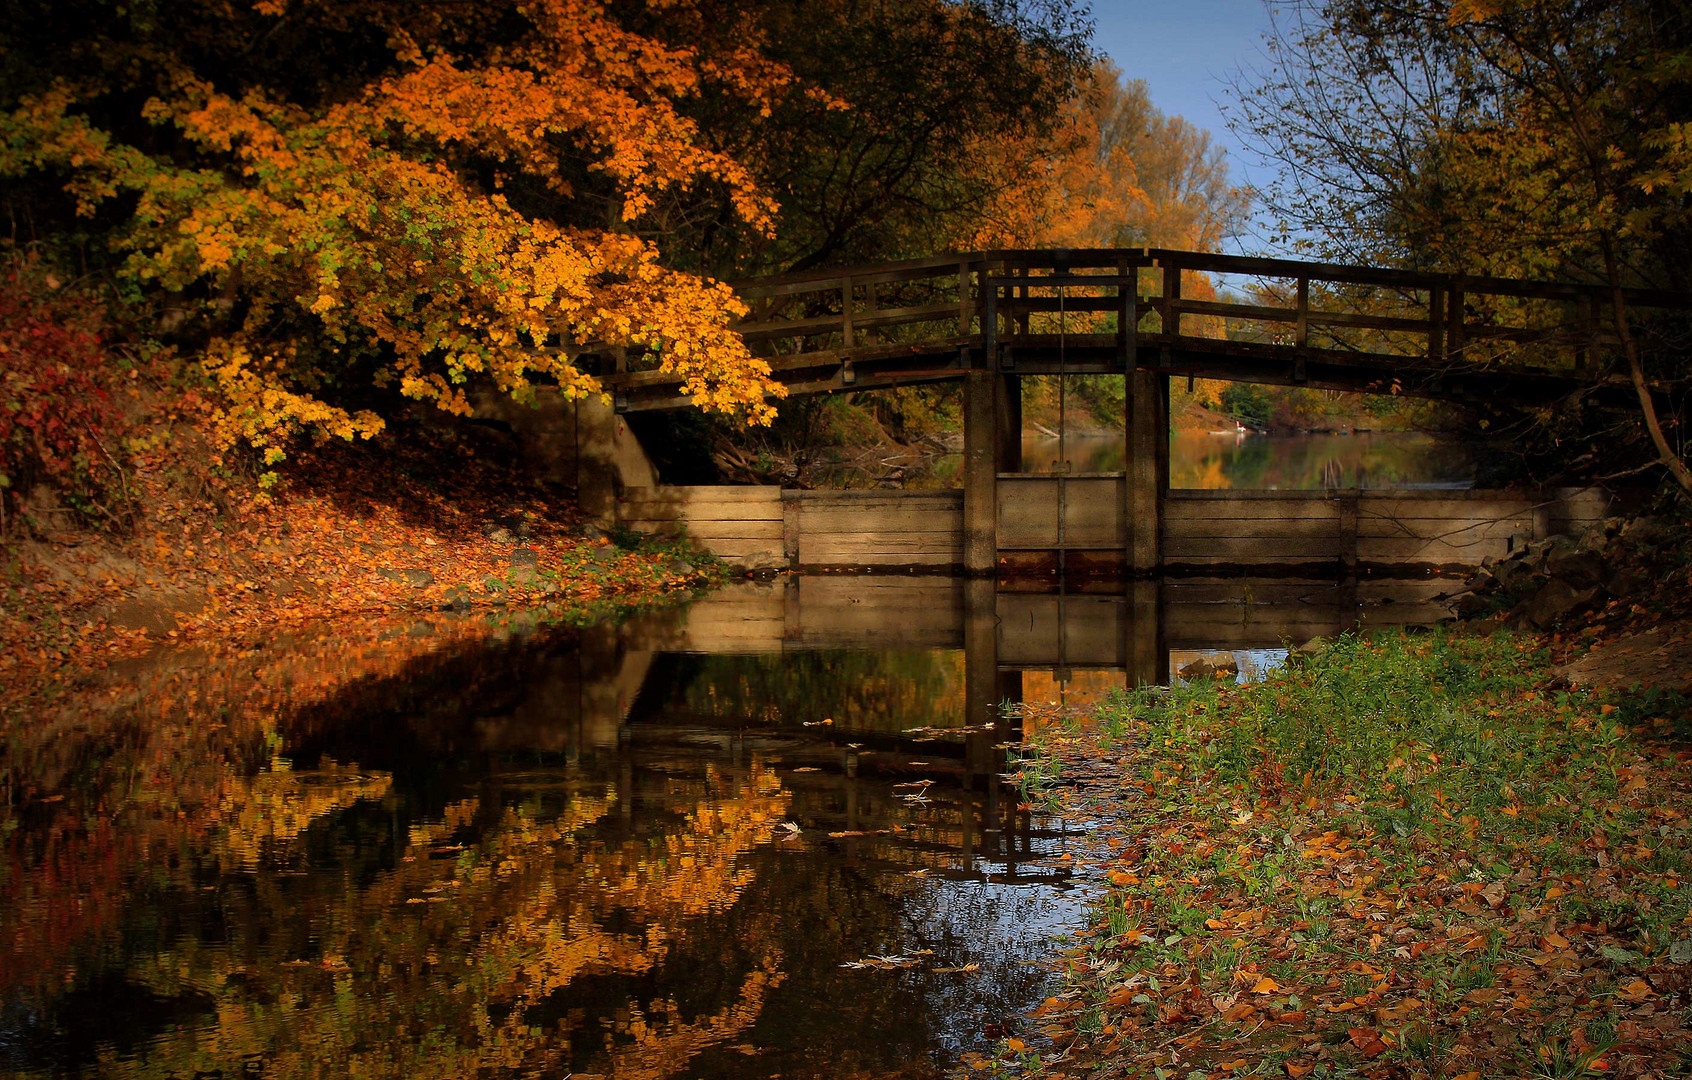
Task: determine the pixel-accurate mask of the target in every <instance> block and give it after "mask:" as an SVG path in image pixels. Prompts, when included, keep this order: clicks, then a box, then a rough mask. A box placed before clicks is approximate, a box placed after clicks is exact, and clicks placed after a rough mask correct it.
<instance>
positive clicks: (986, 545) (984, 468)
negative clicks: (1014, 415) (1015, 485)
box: [963, 371, 1004, 577]
mask: <svg viewBox="0 0 1692 1080" xmlns="http://www.w3.org/2000/svg"><path fill="white" fill-rule="evenodd" d="M1003 392H1004V391H1003V378H1002V376H1000V375H999V374H998V373H997V372H994V371H971V372H968V373H967V374H965V375H964V384H963V414H964V415H963V421H964V477H963V485H964V489H963V490H964V506H963V564H964V573H966V574H968V575H970V576H971V577H986V576H992V575H995V574H996V572H997V569H998V554H999V552H998V548H999V507H998V501H999V454H1000V444H1001V443H1002V442H1003V440H1002V439H1001V438H1000V431H1001V425H1000V422H999V410H1000V408H1001V405H1000V401H999V399H1000V397H1001V396H1002V394H1003Z"/></svg>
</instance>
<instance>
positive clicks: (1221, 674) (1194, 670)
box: [1181, 656, 1240, 679]
mask: <svg viewBox="0 0 1692 1080" xmlns="http://www.w3.org/2000/svg"><path fill="white" fill-rule="evenodd" d="M1239 673H1240V665H1239V664H1237V663H1235V662H1234V658H1233V657H1232V656H1215V657H1212V656H1201V657H1199V658H1198V659H1197V660H1194V661H1193V662H1192V663H1190V664H1188V665H1187V666H1186V667H1184V668H1182V669H1181V678H1183V679H1215V678H1230V679H1231V678H1233V677H1234V676H1235V675H1238V674H1239Z"/></svg>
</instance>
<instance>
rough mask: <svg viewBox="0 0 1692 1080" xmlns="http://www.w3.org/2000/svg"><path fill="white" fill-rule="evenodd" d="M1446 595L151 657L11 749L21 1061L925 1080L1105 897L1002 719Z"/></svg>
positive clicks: (106, 1071) (884, 610)
mask: <svg viewBox="0 0 1692 1080" xmlns="http://www.w3.org/2000/svg"><path fill="white" fill-rule="evenodd" d="M1439 585H1440V583H1439V582H1437V581H1427V582H1397V583H1394V584H1391V585H1374V584H1371V583H1369V582H1365V583H1363V584H1362V585H1358V586H1352V587H1347V588H1341V587H1338V586H1335V585H1331V584H1324V583H1319V582H1315V583H1312V582H1294V581H1289V580H1286V579H1282V580H1276V581H1257V582H1252V581H1239V580H1236V581H1228V582H1221V581H1210V582H1202V581H1196V580H1188V581H1179V582H1168V583H1163V584H1159V583H1158V582H1155V581H1149V582H1138V583H1134V584H1133V585H1132V586H1130V587H1129V588H1128V591H1125V592H1124V591H1119V592H1116V593H1107V592H1101V593H1091V594H1084V595H1075V594H1054V593H1041V592H1007V591H1002V590H998V589H996V588H995V587H994V585H993V583H992V582H990V581H986V580H980V579H978V580H972V581H961V580H955V579H951V578H945V577H906V576H887V575H883V576H853V577H842V576H833V577H831V576H810V577H805V576H800V577H791V578H787V579H785V580H778V581H774V582H770V583H768V584H754V583H746V584H742V585H738V586H733V587H730V588H727V589H723V590H721V591H719V592H717V593H715V594H712V595H711V596H708V597H706V598H704V599H701V600H700V601H698V602H696V603H695V604H693V605H691V606H690V607H686V608H682V609H678V610H675V611H671V612H668V613H661V614H655V615H650V616H646V617H642V618H638V619H634V620H630V621H626V622H624V623H622V624H621V625H601V626H597V627H590V628H587V629H585V630H581V631H573V630H565V629H547V628H545V627H541V626H538V625H535V624H533V623H532V622H530V623H528V624H525V623H524V616H521V615H519V616H515V617H509V618H510V625H508V626H506V627H505V628H504V629H501V630H499V631H497V632H495V633H492V634H487V633H480V632H478V633H472V634H467V635H456V634H454V633H453V632H452V630H453V626H452V624H447V625H445V626H443V625H442V624H439V623H431V624H423V623H419V624H414V625H406V624H403V623H395V624H392V625H387V626H382V625H377V626H366V625H362V624H355V625H347V626H337V627H327V628H324V629H323V630H321V631H319V632H313V633H309V634H307V633H302V634H299V635H282V636H277V637H275V638H272V639H268V640H266V641H265V642H263V643H260V644H258V645H256V646H255V647H254V648H252V649H241V650H236V651H232V652H227V653H217V652H214V653H210V654H208V653H201V652H196V651H189V650H178V651H164V652H161V654H159V655H158V656H156V657H153V658H150V659H149V660H148V661H146V662H145V663H143V664H141V665H140V666H138V667H137V668H136V669H134V670H131V671H129V672H128V673H127V674H125V675H124V676H123V677H122V678H123V682H122V685H121V687H118V688H117V689H118V691H119V692H118V693H116V694H113V693H110V692H108V691H110V690H112V688H111V687H95V688H93V690H92V692H91V693H90V694H89V695H87V696H86V698H84V697H76V698H70V699H67V700H66V701H65V702H64V703H61V706H60V707H59V711H58V712H55V713H53V714H51V715H48V716H44V717H43V719H42V722H41V723H40V724H39V725H37V726H35V727H33V728H31V729H29V730H27V731H22V732H19V733H18V739H17V742H16V743H15V744H14V747H13V748H12V749H11V750H10V751H9V753H8V755H7V756H6V757H5V758H4V759H0V766H3V767H4V769H5V770H6V771H5V772H0V776H9V777H10V779H11V784H12V786H11V788H10V790H12V791H14V792H23V793H24V794H23V796H22V798H23V807H24V809H23V811H22V812H21V813H16V814H14V816H13V817H12V818H11V819H10V822H11V823H13V824H14V825H15V828H13V829H12V830H11V832H10V834H9V835H6V834H0V840H4V842H5V843H4V846H3V847H0V854H4V856H5V858H6V859H7V862H6V863H5V864H4V865H5V866H6V867H7V868H8V869H7V871H6V874H5V875H4V876H0V1072H5V1073H6V1074H7V1075H16V1076H20V1077H43V1078H45V1077H50V1076H52V1077H56V1076H69V1075H95V1074H98V1075H102V1076H112V1077H126V1078H135V1080H140V1078H143V1077H156V1076H177V1075H182V1076H186V1075H196V1074H198V1075H208V1074H212V1073H218V1074H221V1075H234V1074H235V1073H237V1072H241V1073H243V1074H245V1073H247V1072H251V1073H253V1074H259V1075H264V1076H269V1077H278V1078H289V1077H311V1076H321V1075H324V1074H325V1073H331V1072H332V1073H335V1074H336V1075H341V1074H346V1075H355V1074H356V1075H363V1076H371V1077H387V1076H395V1077H397V1076H405V1077H408V1078H411V1080H417V1078H422V1080H428V1078H431V1077H440V1078H442V1080H446V1078H447V1077H459V1076H466V1075H478V1076H489V1077H512V1078H516V1077H531V1076H536V1077H538V1076H557V1075H566V1074H573V1075H577V1076H583V1075H598V1076H616V1077H619V1078H651V1080H659V1078H665V1077H675V1078H682V1077H706V1076H708V1077H713V1078H734V1080H753V1078H760V1080H762V1078H765V1077H769V1076H770V1075H772V1074H781V1075H788V1076H822V1075H826V1076H837V1077H866V1078H867V1077H875V1078H877V1080H893V1078H898V1080H937V1078H939V1077H941V1076H944V1075H946V1074H947V1072H948V1070H949V1069H950V1068H951V1067H952V1066H953V1065H955V1063H956V1061H957V1058H958V1055H959V1054H960V1053H962V1052H964V1051H967V1050H971V1049H980V1048H982V1047H984V1046H986V1045H990V1044H991V1042H992V1034H991V1031H992V1030H994V1029H997V1027H998V1025H999V1024H1000V1022H1001V1021H1002V1020H1003V1019H1004V1018H1006V1017H1014V1016H1017V1015H1019V1014H1020V1013H1021V1012H1022V1010H1023V1009H1025V1008H1026V1007H1027V1006H1029V1005H1031V1004H1032V1003H1034V1002H1037V1001H1038V1000H1040V999H1041V998H1042V997H1044V996H1045V995H1046V994H1048V993H1049V992H1050V989H1051V987H1050V982H1049V978H1048V975H1047V973H1046V972H1045V971H1043V970H1042V969H1041V968H1039V967H1036V966H1029V965H1028V964H1027V963H1026V962H1025V961H1026V960H1027V959H1028V958H1031V957H1038V956H1040V955H1042V954H1043V953H1044V952H1045V951H1046V949H1047V948H1048V947H1049V945H1048V941H1047V936H1048V935H1051V934H1056V933H1063V932H1066V931H1069V930H1072V929H1074V927H1075V926H1076V925H1077V924H1078V922H1079V920H1080V916H1081V903H1082V900H1083V898H1084V896H1085V891H1084V890H1082V889H1080V888H1077V885H1078V882H1077V880H1075V879H1073V878H1072V877H1071V871H1070V868H1071V867H1073V866H1074V865H1075V864H1076V862H1077V861H1078V860H1077V859H1076V858H1075V857H1074V856H1076V855H1080V856H1083V857H1084V855H1085V849H1084V848H1082V847H1080V846H1078V844H1077V840H1076V838H1075V837H1074V836H1073V834H1072V832H1070V831H1068V829H1067V827H1066V826H1065V825H1064V823H1062V822H1061V821H1058V820H1055V819H1051V818H1045V817H1042V816H1040V815H1039V814H1038V813H1037V812H1035V811H1033V810H1031V809H1029V808H1027V807H1026V806H1025V805H1024V804H1022V803H1021V800H1020V796H1019V793H1018V792H1017V791H1016V790H1015V789H1014V788H1013V787H1010V786H1008V785H1006V784H1005V783H1004V782H1003V780H1002V779H1001V777H1000V774H1001V772H1002V771H1003V770H1004V768H1005V748H1004V747H1005V744H1006V742H1008V741H1009V740H1010V739H1012V738H1014V737H1015V736H1016V735H1017V734H1018V732H1017V730H1016V726H1017V723H1018V721H1017V719H1016V717H1015V715H1014V713H1013V714H1010V715H1007V713H1006V712H1005V711H1004V710H1002V709H1000V708H999V706H1000V704H1001V703H1002V702H1003V701H1005V700H1012V701H1014V700H1016V699H1017V698H1018V697H1019V696H1023V697H1027V698H1029V699H1030V700H1033V699H1035V698H1036V697H1045V696H1047V695H1051V696H1057V695H1063V694H1068V693H1070V692H1071V691H1073V690H1075V689H1077V688H1080V687H1083V686H1086V687H1088V688H1089V689H1090V690H1092V691H1096V690H1098V689H1099V688H1101V687H1103V686H1107V685H1122V684H1127V683H1128V682H1130V681H1134V682H1141V681H1153V680H1156V679H1160V678H1162V677H1164V676H1165V674H1166V673H1167V670H1168V668H1169V666H1170V664H1171V663H1172V657H1179V656H1182V655H1184V654H1185V651H1189V650H1195V649H1229V650H1241V649H1248V648H1260V647H1274V646H1277V645H1279V644H1280V643H1281V642H1282V641H1283V639H1287V640H1291V641H1294V642H1296V641H1299V640H1302V639H1304V638H1306V637H1308V636H1310V635H1311V634H1316V633H1324V634H1325V633H1332V632H1334V631H1336V630H1339V629H1341V628H1343V627H1344V626H1346V625H1349V624H1351V623H1353V622H1355V621H1361V622H1365V623H1368V624H1380V623H1385V622H1406V621H1419V620H1423V619H1427V618H1431V617H1434V616H1435V615H1436V614H1437V611H1436V610H1435V609H1433V608H1432V607H1431V606H1430V605H1428V604H1426V603H1424V602H1423V601H1425V599H1426V597H1427V596H1428V595H1429V594H1430V593H1432V592H1433V591H1435V590H1437V589H1438V588H1439ZM1389 599H1390V600H1392V601H1393V602H1392V603H1388V602H1387V601H1388V600H1389ZM1358 601H1361V602H1358ZM484 617H485V616H482V615H478V616H476V617H475V620H474V621H475V622H476V623H480V621H481V619H482V618H484ZM470 625H471V622H470V621H468V620H467V621H466V622H463V623H460V624H458V626H459V628H464V627H468V626H470ZM432 635H441V636H439V637H435V636H432ZM138 777H139V778H142V780H141V781H140V782H139V783H138V782H137V780H136V778H138ZM137 791H144V793H145V797H136V792H137ZM890 954H892V955H896V956H898V957H900V958H901V959H898V960H895V961H881V960H877V959H876V958H877V957H886V956H888V955H890ZM866 961H867V962H868V964H867V967H866ZM887 965H891V966H895V967H897V968H898V970H897V971H887V970H884V968H885V967H886V966H887ZM878 966H880V967H881V968H883V969H882V970H876V968H877V967H878ZM990 1025H991V1027H990ZM419 1032H426V1033H427V1039H426V1040H420V1038H419V1036H418V1034H417V1033H419ZM866 1033H873V1037H870V1038H866V1037H865V1035H866Z"/></svg>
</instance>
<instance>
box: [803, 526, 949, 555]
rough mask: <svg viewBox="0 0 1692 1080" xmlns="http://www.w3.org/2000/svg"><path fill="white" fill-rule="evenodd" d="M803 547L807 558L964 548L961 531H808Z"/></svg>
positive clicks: (945, 551) (940, 551)
mask: <svg viewBox="0 0 1692 1080" xmlns="http://www.w3.org/2000/svg"><path fill="white" fill-rule="evenodd" d="M799 547H800V550H802V551H804V552H805V554H806V556H807V557H812V556H814V557H818V558H829V557H833V556H849V555H851V554H853V553H854V552H859V551H876V552H896V551H904V552H929V553H935V554H939V553H947V552H950V553H952V554H956V553H958V552H961V551H962V550H963V538H962V534H961V533H957V532H952V533H896V532H862V533H820V534H815V533H813V534H807V535H805V536H802V537H801V538H800V540H799Z"/></svg>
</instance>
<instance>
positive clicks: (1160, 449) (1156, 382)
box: [1126, 370, 1169, 575]
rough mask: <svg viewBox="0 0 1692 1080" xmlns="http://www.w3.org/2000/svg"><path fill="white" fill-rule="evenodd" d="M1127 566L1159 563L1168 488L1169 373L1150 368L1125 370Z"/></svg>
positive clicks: (1150, 570) (1142, 568) (1149, 568)
mask: <svg viewBox="0 0 1692 1080" xmlns="http://www.w3.org/2000/svg"><path fill="white" fill-rule="evenodd" d="M1126 380H1127V394H1126V396H1127V417H1126V419H1127V426H1128V461H1127V465H1126V467H1127V474H1128V475H1127V484H1126V487H1127V492H1126V494H1127V501H1128V506H1127V521H1128V551H1127V552H1126V555H1127V561H1128V570H1129V572H1130V573H1132V574H1136V575H1139V574H1155V573H1157V572H1159V571H1160V570H1162V569H1163V496H1164V492H1166V491H1168V490H1169V377H1168V376H1167V375H1162V374H1159V373H1157V372H1154V371H1138V370H1136V371H1130V372H1129V373H1128V374H1127V376H1126Z"/></svg>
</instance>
